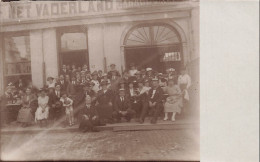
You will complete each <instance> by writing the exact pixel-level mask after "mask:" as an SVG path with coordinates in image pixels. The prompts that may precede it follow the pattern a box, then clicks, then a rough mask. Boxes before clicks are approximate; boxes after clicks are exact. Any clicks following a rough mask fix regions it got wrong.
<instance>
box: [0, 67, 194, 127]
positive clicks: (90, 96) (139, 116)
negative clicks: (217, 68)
mask: <svg viewBox="0 0 260 162" xmlns="http://www.w3.org/2000/svg"><path fill="white" fill-rule="evenodd" d="M19 83H20V81H19ZM21 83H22V81H21ZM190 86H191V79H190V77H189V75H188V74H187V72H186V69H185V68H182V69H181V71H180V74H179V75H178V74H177V73H176V71H175V69H173V68H169V69H167V70H166V73H164V74H162V73H158V72H156V71H155V70H153V69H152V68H146V69H141V70H138V69H137V68H136V66H135V65H134V64H131V65H130V69H129V70H127V71H124V72H123V73H122V74H120V72H119V71H117V70H116V65H115V64H111V65H110V70H109V71H108V73H104V72H103V71H102V70H99V71H93V72H92V73H91V72H90V71H89V69H88V67H87V65H83V66H82V67H76V66H75V65H72V66H70V65H63V66H62V69H61V70H60V75H59V76H58V77H56V78H54V77H48V78H47V81H46V85H45V86H44V87H42V88H41V89H37V88H35V87H34V86H33V85H32V84H29V86H26V87H25V86H22V85H20V84H18V86H17V85H14V84H13V83H9V84H8V86H7V88H6V91H5V93H4V96H3V99H4V100H5V101H6V102H5V104H12V103H20V104H21V105H22V106H21V109H20V110H19V113H18V116H17V121H18V122H20V123H21V125H22V126H23V127H26V126H28V125H30V124H31V123H32V122H36V123H37V124H39V126H40V127H45V126H48V125H50V124H61V125H62V126H72V125H74V124H75V123H79V129H80V130H81V131H83V132H86V131H97V129H96V126H101V125H106V124H107V123H111V124H112V123H118V122H123V121H125V122H130V121H131V119H133V118H134V119H135V121H136V122H139V123H140V124H142V123H144V121H145V118H146V117H147V116H149V117H150V118H151V120H150V122H151V123H152V124H156V122H157V119H158V117H159V116H160V115H164V120H171V121H175V116H176V114H182V110H183V109H184V108H185V107H187V106H188V103H189V102H188V101H189V94H188V89H189V87H190Z"/></svg>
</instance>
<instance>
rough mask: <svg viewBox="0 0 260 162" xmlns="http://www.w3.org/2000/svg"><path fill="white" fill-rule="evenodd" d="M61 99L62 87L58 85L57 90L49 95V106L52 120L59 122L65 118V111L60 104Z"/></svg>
mask: <svg viewBox="0 0 260 162" xmlns="http://www.w3.org/2000/svg"><path fill="white" fill-rule="evenodd" d="M50 89H51V88H50ZM60 98H61V85H60V84H56V85H55V90H54V91H51V90H50V93H49V102H48V104H49V106H50V110H49V112H50V119H53V120H58V119H60V118H61V117H62V116H63V113H64V109H63V107H62V104H61V102H60Z"/></svg>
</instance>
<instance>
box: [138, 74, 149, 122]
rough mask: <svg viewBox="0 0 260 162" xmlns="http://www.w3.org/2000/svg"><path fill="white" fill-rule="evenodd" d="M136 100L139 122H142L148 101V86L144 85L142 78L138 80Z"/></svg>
mask: <svg viewBox="0 0 260 162" xmlns="http://www.w3.org/2000/svg"><path fill="white" fill-rule="evenodd" d="M137 82H138V88H137V91H138V101H139V102H140V104H141V106H140V119H139V122H140V124H142V123H144V120H145V116H146V114H147V111H148V107H149V102H148V92H149V90H150V88H148V87H145V86H144V81H143V80H142V79H140V80H138V81H137Z"/></svg>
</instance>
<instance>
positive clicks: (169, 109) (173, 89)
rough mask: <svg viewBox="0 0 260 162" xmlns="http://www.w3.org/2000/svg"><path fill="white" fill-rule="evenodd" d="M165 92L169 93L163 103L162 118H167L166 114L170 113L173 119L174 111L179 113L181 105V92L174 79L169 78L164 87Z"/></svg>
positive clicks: (173, 119)
mask: <svg viewBox="0 0 260 162" xmlns="http://www.w3.org/2000/svg"><path fill="white" fill-rule="evenodd" d="M165 92H166V93H167V94H168V95H169V96H168V97H167V98H166V103H165V104H164V113H165V117H164V120H168V114H169V113H172V117H171V121H175V115H176V113H181V107H182V97H181V95H182V93H181V90H180V88H179V86H178V85H177V84H175V83H174V80H172V79H170V80H169V81H168V86H167V87H166V88H165Z"/></svg>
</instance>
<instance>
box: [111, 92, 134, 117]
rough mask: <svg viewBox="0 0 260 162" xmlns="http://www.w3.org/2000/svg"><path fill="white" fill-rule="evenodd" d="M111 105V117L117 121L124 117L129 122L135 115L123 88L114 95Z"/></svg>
mask: <svg viewBox="0 0 260 162" xmlns="http://www.w3.org/2000/svg"><path fill="white" fill-rule="evenodd" d="M113 106H114V112H113V118H114V119H116V120H117V122H120V121H121V118H122V117H124V118H125V119H126V121H127V122H130V121H131V118H132V117H133V116H134V115H135V111H134V110H133V109H132V107H131V103H130V99H129V97H128V96H127V95H126V94H125V89H119V95H118V96H116V97H115V101H114V105H113Z"/></svg>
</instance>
